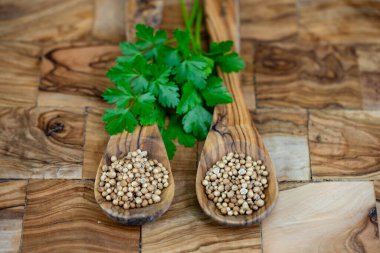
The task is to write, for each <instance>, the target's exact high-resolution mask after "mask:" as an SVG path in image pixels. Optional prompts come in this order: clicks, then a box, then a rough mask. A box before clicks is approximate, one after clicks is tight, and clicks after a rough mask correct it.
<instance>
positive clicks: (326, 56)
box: [255, 43, 362, 109]
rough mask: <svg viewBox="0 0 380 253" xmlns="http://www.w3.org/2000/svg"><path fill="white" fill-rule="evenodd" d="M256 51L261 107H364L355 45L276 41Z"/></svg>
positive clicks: (258, 94)
mask: <svg viewBox="0 0 380 253" xmlns="http://www.w3.org/2000/svg"><path fill="white" fill-rule="evenodd" d="M255 52H256V54H255V66H256V97H257V106H258V107H293V108H314V109H322V108H348V109H354V108H356V109H360V108H361V103H362V100H361V87H360V82H359V68H358V64H357V56H356V52H355V49H354V48H353V47H351V46H342V45H340V46H334V45H306V44H296V43H278V44H276V43H275V44H259V45H258V46H257V49H256V50H255Z"/></svg>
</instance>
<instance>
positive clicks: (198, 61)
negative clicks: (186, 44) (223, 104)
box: [176, 55, 212, 89]
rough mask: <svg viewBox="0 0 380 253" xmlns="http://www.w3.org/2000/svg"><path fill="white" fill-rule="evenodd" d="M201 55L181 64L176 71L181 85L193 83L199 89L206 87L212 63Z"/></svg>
mask: <svg viewBox="0 0 380 253" xmlns="http://www.w3.org/2000/svg"><path fill="white" fill-rule="evenodd" d="M205 58H206V57H202V56H200V55H194V56H191V57H190V58H188V59H187V60H184V61H183V62H182V63H180V64H179V65H178V66H177V68H176V70H177V75H176V80H177V81H178V82H180V83H183V82H188V81H191V82H193V84H194V86H195V87H197V88H198V89H203V88H204V87H205V86H206V79H207V76H208V75H209V74H210V73H211V70H210V69H212V67H211V68H210V63H211V62H210V61H208V60H207V59H208V58H207V59H205Z"/></svg>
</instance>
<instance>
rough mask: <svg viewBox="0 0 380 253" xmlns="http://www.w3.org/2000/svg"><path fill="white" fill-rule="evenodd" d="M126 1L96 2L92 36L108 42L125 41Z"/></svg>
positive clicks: (103, 0) (104, 0)
mask: <svg viewBox="0 0 380 253" xmlns="http://www.w3.org/2000/svg"><path fill="white" fill-rule="evenodd" d="M124 2H125V1H124V0H112V1H109V0H95V16H94V26H93V28H92V34H93V36H94V37H95V38H97V39H100V40H107V41H122V40H125V39H126V38H125V22H124V8H125V6H124Z"/></svg>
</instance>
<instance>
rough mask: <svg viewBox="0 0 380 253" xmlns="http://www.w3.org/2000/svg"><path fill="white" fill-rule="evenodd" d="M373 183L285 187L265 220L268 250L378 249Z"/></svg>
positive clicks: (310, 252) (265, 248) (327, 252)
mask: <svg viewBox="0 0 380 253" xmlns="http://www.w3.org/2000/svg"><path fill="white" fill-rule="evenodd" d="M374 206H375V196H374V192H373V184H372V182H323V183H311V184H308V185H305V186H301V187H298V188H294V189H290V190H286V191H281V192H280V196H279V199H278V203H277V205H276V207H275V208H274V210H273V212H272V214H271V215H270V216H269V217H268V218H267V219H265V220H264V221H263V223H262V227H263V251H264V252H265V253H272V252H275V253H278V252H281V253H287V252H289V253H290V252H291V253H293V252H305V253H306V252H307V253H317V252H324V253H330V252H331V253H332V252H380V241H379V237H378V235H376V231H377V227H376V225H375V224H374V223H372V222H371V220H370V217H369V216H368V211H369V210H370V209H371V208H373V207H374Z"/></svg>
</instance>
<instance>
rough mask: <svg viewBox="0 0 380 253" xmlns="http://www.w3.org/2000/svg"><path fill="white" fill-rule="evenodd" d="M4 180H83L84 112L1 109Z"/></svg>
mask: <svg viewBox="0 0 380 253" xmlns="http://www.w3.org/2000/svg"><path fill="white" fill-rule="evenodd" d="M0 129H1V131H0V163H1V168H0V177H1V178H80V177H81V175H82V162H83V145H84V112H83V110H81V109H76V110H74V109H71V110H70V111H68V110H65V109H56V108H49V107H42V108H41V107H38V108H32V109H24V108H0Z"/></svg>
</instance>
